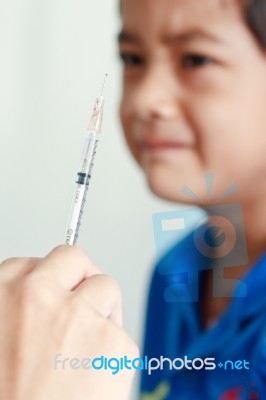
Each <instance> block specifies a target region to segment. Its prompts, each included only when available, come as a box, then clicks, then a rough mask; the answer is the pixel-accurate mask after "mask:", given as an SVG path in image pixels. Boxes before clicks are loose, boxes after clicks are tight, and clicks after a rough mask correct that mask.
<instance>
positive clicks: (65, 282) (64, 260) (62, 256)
mask: <svg viewBox="0 0 266 400" xmlns="http://www.w3.org/2000/svg"><path fill="white" fill-rule="evenodd" d="M32 274H34V275H36V277H37V276H39V277H40V276H42V277H44V278H45V279H47V280H50V281H53V282H55V283H57V284H59V285H60V286H61V287H63V288H64V289H67V290H73V289H74V288H75V287H76V286H77V285H79V284H80V283H81V282H82V281H83V280H84V279H85V278H89V277H90V276H92V275H95V274H101V271H100V270H99V269H98V268H97V267H96V266H95V265H94V264H93V263H92V262H91V261H90V259H89V258H88V257H87V256H86V254H85V253H83V251H82V250H81V249H80V248H79V247H77V246H59V247H57V248H56V249H54V250H53V251H51V253H49V254H48V255H47V256H46V257H45V258H43V259H42V260H41V262H40V263H39V266H38V269H36V270H34V271H33V272H32Z"/></svg>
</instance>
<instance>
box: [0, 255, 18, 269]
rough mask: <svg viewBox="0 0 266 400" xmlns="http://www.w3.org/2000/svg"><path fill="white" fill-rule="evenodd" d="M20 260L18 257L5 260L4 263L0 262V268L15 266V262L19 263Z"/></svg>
mask: <svg viewBox="0 0 266 400" xmlns="http://www.w3.org/2000/svg"><path fill="white" fill-rule="evenodd" d="M20 260H21V258H19V257H11V258H7V259H5V260H4V261H2V262H1V264H0V267H2V266H7V267H8V266H11V265H14V264H17V262H18V261H20Z"/></svg>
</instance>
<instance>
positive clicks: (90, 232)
mask: <svg viewBox="0 0 266 400" xmlns="http://www.w3.org/2000/svg"><path fill="white" fill-rule="evenodd" d="M0 1H1V8H0V48H1V55H0V61H1V64H0V65H1V67H0V68H1V70H0V110H1V118H0V134H1V145H0V182H1V186H0V195H1V209H0V224H1V230H0V243H1V244H0V258H1V260H3V259H5V258H7V257H11V256H44V255H45V254H46V253H47V252H49V251H50V250H51V249H52V248H53V247H55V246H56V245H58V244H60V243H62V242H63V238H64V232H65V228H66V223H67V219H68V214H69V209H70V204H71V202H72V197H73V192H74V182H75V179H76V172H77V170H78V167H79V160H80V155H81V149H82V146H83V143H84V137H85V130H86V127H87V123H88V119H89V115H90V112H91V109H92V107H93V103H94V100H95V98H96V97H97V96H98V95H99V93H100V90H101V86H102V81H103V78H104V75H105V73H108V74H109V76H110V78H109V80H108V82H107V85H106V88H105V93H104V94H105V98H106V107H105V115H104V124H103V133H102V138H101V142H100V145H99V148H98V149H99V150H98V154H97V158H96V164H95V169H94V174H93V178H92V181H91V186H90V190H89V196H88V201H87V207H86V211H85V214H84V219H83V224H82V228H81V232H80V240H79V245H80V246H81V247H82V248H83V250H84V251H85V252H86V253H87V254H88V255H89V256H90V257H91V258H92V259H93V261H94V262H95V263H96V264H97V265H98V266H99V267H100V268H101V269H102V270H103V271H104V272H105V273H107V274H110V275H111V276H113V277H115V278H116V279H117V281H118V282H119V284H120V286H121V289H122V294H123V300H124V322H125V328H126V330H127V331H128V332H129V334H130V335H131V336H132V337H133V338H134V340H135V341H137V343H138V344H139V345H141V343H142V331H143V318H144V312H143V308H144V307H145V299H146V291H147V285H148V279H149V276H150V273H151V270H152V266H153V264H154V261H155V245H154V241H153V230H152V214H153V213H155V212H160V211H167V210H170V209H175V207H174V206H172V205H170V204H168V203H164V202H161V201H160V200H158V199H156V198H155V197H153V196H152V195H151V194H150V193H149V191H148V189H147V188H146V186H145V181H144V178H143V177H142V174H141V171H140V170H139V168H138V167H137V166H136V165H135V163H134V161H133V160H132V159H131V156H130V155H129V153H128V151H127V148H126V146H125V143H124V140H123V137H122V132H121V127H120V124H119V118H118V111H117V110H118V104H119V97H120V92H121V82H120V80H121V77H120V75H121V71H120V64H119V61H118V58H117V55H116V53H117V50H116V43H115V41H116V35H117V33H118V31H119V25H120V22H119V16H118V4H117V2H116V0H97V1H96V0H95V1H92V0H79V1H74V0H38V1H36V0H8V1H3V0H0ZM74 267H75V266H73V268H74Z"/></svg>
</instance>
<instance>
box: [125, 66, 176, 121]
mask: <svg viewBox="0 0 266 400" xmlns="http://www.w3.org/2000/svg"><path fill="white" fill-rule="evenodd" d="M180 102H181V87H179V84H178V82H177V80H176V77H174V76H173V74H172V72H171V71H167V70H166V69H165V68H164V67H160V66H155V67H150V68H149V69H147V71H146V72H145V73H144V75H143V77H142V78H141V80H140V81H139V82H138V83H137V84H136V87H135V90H134V95H133V97H132V104H131V106H132V112H133V114H134V116H135V117H136V118H138V119H141V120H149V119H151V118H152V119H156V118H157V119H174V118H176V117H177V116H178V114H179V113H180V108H181V103H180Z"/></svg>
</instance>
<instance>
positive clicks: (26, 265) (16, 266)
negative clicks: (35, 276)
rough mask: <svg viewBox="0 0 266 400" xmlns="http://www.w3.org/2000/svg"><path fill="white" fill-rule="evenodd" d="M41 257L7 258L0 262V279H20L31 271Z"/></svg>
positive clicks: (5, 280) (2, 280) (3, 280)
mask: <svg viewBox="0 0 266 400" xmlns="http://www.w3.org/2000/svg"><path fill="white" fill-rule="evenodd" d="M40 261H41V258H26V257H25V258H9V259H7V260H5V261H3V262H2V263H1V264H0V281H1V282H7V281H10V280H12V279H20V278H22V277H24V276H26V275H28V274H29V273H31V272H32V271H33V270H34V269H35V268H36V266H37V265H38V264H39V263H40Z"/></svg>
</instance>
